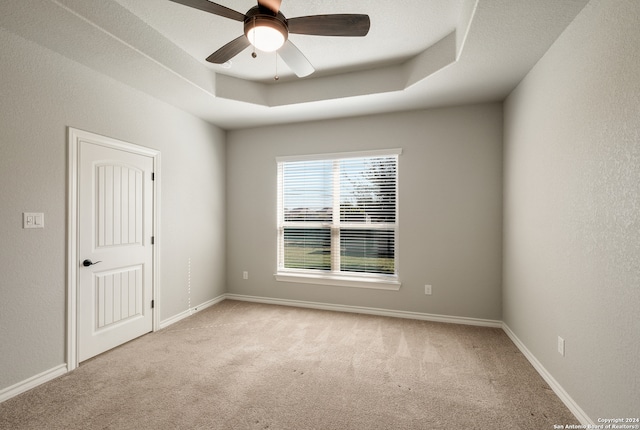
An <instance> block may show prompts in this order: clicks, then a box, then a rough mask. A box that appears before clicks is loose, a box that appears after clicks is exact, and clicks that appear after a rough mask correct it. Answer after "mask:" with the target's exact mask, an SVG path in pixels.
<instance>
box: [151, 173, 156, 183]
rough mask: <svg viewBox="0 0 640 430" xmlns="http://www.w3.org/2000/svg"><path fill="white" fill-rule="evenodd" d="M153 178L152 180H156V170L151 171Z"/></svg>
mask: <svg viewBox="0 0 640 430" xmlns="http://www.w3.org/2000/svg"><path fill="white" fill-rule="evenodd" d="M151 180H152V181H155V180H156V174H155V173H154V172H151Z"/></svg>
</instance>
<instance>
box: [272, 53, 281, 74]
mask: <svg viewBox="0 0 640 430" xmlns="http://www.w3.org/2000/svg"><path fill="white" fill-rule="evenodd" d="M275 54H276V75H275V76H274V77H273V79H274V80H276V81H277V80H279V79H280V76H278V53H277V52H276V53H275Z"/></svg>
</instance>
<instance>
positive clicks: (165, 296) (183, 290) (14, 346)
mask: <svg viewBox="0 0 640 430" xmlns="http://www.w3.org/2000/svg"><path fill="white" fill-rule="evenodd" d="M0 58H2V61H0V100H2V103H0V202H1V204H0V390H2V389H3V388H7V387H9V386H11V385H13V384H15V383H18V382H21V381H24V380H26V379H27V378H30V377H32V376H34V375H37V374H39V373H41V372H44V371H47V370H50V369H52V368H54V367H56V366H58V365H60V364H63V363H65V360H66V359H65V336H66V328H65V324H66V288H67V286H66V252H67V248H66V240H67V231H66V222H67V221H66V219H67V218H66V216H67V156H68V155H67V154H68V152H67V127H68V126H72V127H74V128H78V129H83V130H88V131H92V132H95V133H99V134H103V135H106V136H109V137H113V138H117V139H121V140H125V141H128V142H132V143H136V144H139V145H143V146H148V147H152V148H155V149H158V150H160V151H161V152H162V166H161V168H162V201H161V203H162V207H161V211H162V212H161V232H160V233H161V235H160V237H159V242H160V243H161V246H162V248H161V263H162V272H161V281H162V282H161V288H162V289H161V297H160V298H159V302H160V308H161V314H160V319H161V320H164V319H167V318H170V317H172V316H174V315H176V314H179V313H180V312H183V311H185V310H186V309H187V308H188V303H189V300H190V302H191V305H192V306H195V305H197V304H200V303H202V302H205V301H207V300H210V299H212V298H214V297H216V296H219V295H220V294H223V293H224V292H225V285H224V280H225V273H224V271H225V253H224V244H225V240H224V223H225V219H224V216H225V211H224V189H225V167H224V162H225V134H224V132H223V131H221V130H220V129H219V128H217V127H215V126H212V125H210V124H208V123H205V122H203V121H201V120H199V119H196V118H195V117H193V116H191V115H189V114H186V113H184V112H182V111H180V110H178V109H176V108H173V107H171V106H169V105H167V104H165V103H162V102H159V101H157V100H155V99H153V98H151V97H149V96H147V95H145V94H143V93H141V92H138V91H136V90H132V89H131V88H129V87H126V86H124V85H122V84H120V83H117V82H116V81H113V80H111V79H109V78H106V77H104V76H102V75H100V74H97V73H95V72H93V71H91V70H89V69H87V68H85V67H84V66H80V65H78V64H76V63H73V62H71V61H68V60H67V59H65V58H63V57H61V56H59V55H57V54H53V53H51V52H50V51H48V50H45V49H42V48H39V47H37V46H36V45H34V44H32V43H31V42H27V41H25V40H23V39H20V38H17V37H16V36H13V35H11V34H10V33H7V32H5V31H3V30H0ZM22 212H44V214H45V229H43V230H23V229H22ZM189 258H191V285H190V286H191V291H190V294H189V291H188V287H189V285H188V260H189Z"/></svg>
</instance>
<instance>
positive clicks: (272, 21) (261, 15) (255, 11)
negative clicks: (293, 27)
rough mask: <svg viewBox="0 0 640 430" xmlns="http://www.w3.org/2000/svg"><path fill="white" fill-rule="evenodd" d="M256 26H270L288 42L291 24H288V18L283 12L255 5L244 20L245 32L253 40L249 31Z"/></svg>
mask: <svg viewBox="0 0 640 430" xmlns="http://www.w3.org/2000/svg"><path fill="white" fill-rule="evenodd" d="M256 27H270V28H272V29H274V30H276V31H278V32H279V33H281V34H282V36H283V37H284V41H285V42H286V41H287V39H288V38H289V26H288V25H287V19H286V18H285V17H284V15H283V14H282V13H281V12H278V13H277V14H274V13H273V12H272V11H271V10H269V9H266V8H262V7H259V6H255V7H253V8H251V9H250V10H249V11H248V12H247V14H246V15H245V20H244V34H245V36H246V37H247V39H249V41H250V42H253V41H252V40H251V38H250V37H249V31H250V30H254V29H255V28H256Z"/></svg>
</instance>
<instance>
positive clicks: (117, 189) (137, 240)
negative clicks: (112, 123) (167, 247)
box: [67, 128, 160, 370]
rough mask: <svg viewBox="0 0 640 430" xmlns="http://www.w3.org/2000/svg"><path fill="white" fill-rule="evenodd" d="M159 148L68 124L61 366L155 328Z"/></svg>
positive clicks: (69, 367) (74, 364) (75, 364)
mask: <svg viewBox="0 0 640 430" xmlns="http://www.w3.org/2000/svg"><path fill="white" fill-rule="evenodd" d="M159 155H160V154H159V153H158V152H157V151H155V150H151V149H149V148H144V147H140V146H136V145H132V144H128V143H125V142H121V141H117V140H115V139H111V138H107V137H104V136H99V135H96V134H93V133H88V132H84V131H80V130H75V129H72V128H70V129H69V160H70V162H69V189H70V192H69V196H70V199H69V200H70V201H69V268H68V270H69V291H68V299H69V300H68V342H67V344H68V347H67V355H68V357H67V367H68V370H72V369H73V368H75V367H76V366H77V365H78V363H79V362H80V361H83V360H86V359H88V358H90V357H93V356H95V355H97V354H100V353H102V352H104V351H106V350H108V349H111V348H113V347H115V346H118V345H120V344H122V343H125V342H127V341H129V340H131V339H134V338H136V337H138V336H141V335H143V334H145V333H148V332H150V331H152V330H154V329H155V328H156V327H157V313H158V312H157V309H158V303H157V300H155V299H154V297H156V295H157V276H156V274H157V270H158V264H157V255H158V252H157V249H158V241H157V240H154V239H157V232H156V231H155V228H154V227H155V226H156V225H157V219H158V217H157V215H158V214H157V196H158V193H157V188H158V187H157V184H158V182H159V181H158V180H156V181H153V180H152V175H153V174H154V173H155V176H156V179H157V178H158V177H159V175H158V167H159V166H158V164H159ZM154 185H155V186H154ZM152 241H153V242H154V243H152ZM85 260H89V261H91V262H92V263H93V264H92V265H86V266H85V265H84V264H83V262H84V261H85ZM98 262H99V263H98ZM86 264H88V262H87V263H86ZM152 300H154V301H155V302H156V303H154V304H155V305H156V306H154V308H153V309H152ZM154 310H155V311H156V312H154Z"/></svg>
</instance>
